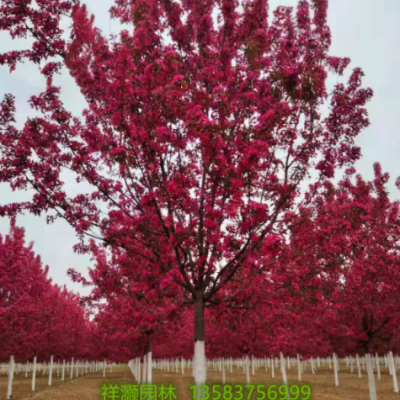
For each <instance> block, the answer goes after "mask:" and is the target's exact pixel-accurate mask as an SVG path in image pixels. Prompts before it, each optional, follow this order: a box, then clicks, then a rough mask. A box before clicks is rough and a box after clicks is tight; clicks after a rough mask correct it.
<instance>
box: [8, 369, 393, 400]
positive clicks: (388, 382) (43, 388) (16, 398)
mask: <svg viewBox="0 0 400 400" xmlns="http://www.w3.org/2000/svg"><path fill="white" fill-rule="evenodd" d="M275 373H276V375H275V379H272V378H271V372H270V370H269V371H268V372H266V371H265V369H264V368H262V369H259V370H258V371H257V372H256V375H255V376H252V377H251V378H252V383H254V384H263V385H266V386H269V385H272V384H275V385H280V384H281V375H280V373H279V371H278V370H276V371H275ZM153 374H154V379H153V380H154V383H155V384H160V383H164V384H172V386H173V387H176V388H177V400H191V399H192V394H191V392H190V390H189V387H190V386H191V385H192V382H193V380H192V376H191V370H187V371H186V372H185V374H184V375H182V374H181V373H175V372H165V371H161V370H154V372H153ZM288 378H289V383H291V384H298V382H297V370H296V368H293V367H292V369H291V370H289V371H288ZM221 379H222V377H221V372H219V371H213V370H210V369H209V370H208V372H207V381H208V384H209V385H211V384H220V383H221ZM339 381H340V387H339V388H336V387H335V385H334V377H333V370H330V369H329V368H319V369H318V371H317V373H316V374H315V375H312V374H311V371H310V370H309V368H308V369H307V370H306V371H305V375H304V379H303V383H307V384H309V385H310V386H311V388H312V397H311V398H312V399H314V400H344V399H348V400H368V399H369V394H368V385H367V377H366V372H365V371H363V377H362V378H361V379H359V378H358V377H357V374H356V373H354V374H350V371H349V370H348V369H347V368H345V367H344V366H341V370H340V373H339ZM103 383H106V384H110V383H112V384H124V383H125V384H134V379H133V377H132V375H131V373H130V370H129V368H128V367H126V366H125V367H119V368H114V369H113V372H112V374H110V373H109V372H108V374H107V377H106V379H103V377H102V373H101V372H98V373H96V374H89V375H85V376H83V377H79V378H77V379H73V380H70V379H69V378H66V382H64V383H62V382H60V378H59V377H57V376H55V377H54V382H53V384H54V386H52V387H51V388H49V387H48V386H47V377H42V376H39V377H38V378H37V382H36V388H37V390H36V393H34V394H32V393H31V392H30V384H31V381H30V379H29V378H28V379H25V377H24V374H23V373H20V374H19V375H17V376H16V377H15V378H14V385H13V397H12V400H23V399H36V400H69V399H71V400H78V399H79V400H94V399H97V400H100V399H101V398H102V397H101V386H102V385H103ZM226 383H227V384H231V385H233V384H236V383H237V384H243V385H244V384H245V376H244V374H243V372H242V371H240V370H236V369H234V372H233V374H230V373H229V372H227V374H226ZM377 388H378V400H396V399H397V400H400V394H395V393H394V392H393V384H392V378H391V376H390V375H389V374H388V372H387V370H386V368H383V371H382V379H381V381H379V382H377ZM6 391H7V378H6V377H5V376H0V400H4V399H5V398H6ZM245 397H246V398H247V395H246V396H245ZM252 400H255V396H252Z"/></svg>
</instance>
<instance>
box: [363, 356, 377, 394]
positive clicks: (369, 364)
mask: <svg viewBox="0 0 400 400" xmlns="http://www.w3.org/2000/svg"><path fill="white" fill-rule="evenodd" d="M365 360H366V363H367V375H368V387H369V398H370V400H377V397H376V386H375V377H374V367H373V366H372V357H371V354H369V353H368V354H366V355H365Z"/></svg>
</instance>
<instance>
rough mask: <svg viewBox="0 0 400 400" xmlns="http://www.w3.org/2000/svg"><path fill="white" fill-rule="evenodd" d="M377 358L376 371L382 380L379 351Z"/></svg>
mask: <svg viewBox="0 0 400 400" xmlns="http://www.w3.org/2000/svg"><path fill="white" fill-rule="evenodd" d="M375 358H376V372H377V373H378V380H381V366H380V364H379V356H378V353H376V355H375Z"/></svg>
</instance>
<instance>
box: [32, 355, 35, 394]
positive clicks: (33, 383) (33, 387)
mask: <svg viewBox="0 0 400 400" xmlns="http://www.w3.org/2000/svg"><path fill="white" fill-rule="evenodd" d="M35 386H36V357H33V369H32V392H34V391H35Z"/></svg>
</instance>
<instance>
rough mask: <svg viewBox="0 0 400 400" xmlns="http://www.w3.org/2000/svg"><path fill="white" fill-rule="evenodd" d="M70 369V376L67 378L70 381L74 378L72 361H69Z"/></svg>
mask: <svg viewBox="0 0 400 400" xmlns="http://www.w3.org/2000/svg"><path fill="white" fill-rule="evenodd" d="M69 369H70V376H69V378H70V379H72V378H73V377H74V359H73V358H72V359H71V365H70V366H69Z"/></svg>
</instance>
